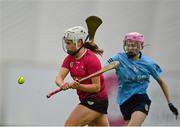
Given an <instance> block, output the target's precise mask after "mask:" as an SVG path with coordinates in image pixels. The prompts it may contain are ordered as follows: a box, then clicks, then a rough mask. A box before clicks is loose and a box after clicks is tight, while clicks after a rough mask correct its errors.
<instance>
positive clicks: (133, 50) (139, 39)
mask: <svg viewBox="0 0 180 127" xmlns="http://www.w3.org/2000/svg"><path fill="white" fill-rule="evenodd" d="M123 42H124V45H123V48H124V51H125V52H126V53H127V54H128V56H130V57H134V56H136V55H138V54H139V52H140V50H142V49H143V47H144V36H143V35H142V34H140V33H137V32H132V33H126V34H125V37H124V41H123Z"/></svg>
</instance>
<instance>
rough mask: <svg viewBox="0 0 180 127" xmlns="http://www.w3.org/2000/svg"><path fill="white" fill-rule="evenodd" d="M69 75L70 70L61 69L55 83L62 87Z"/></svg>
mask: <svg viewBox="0 0 180 127" xmlns="http://www.w3.org/2000/svg"><path fill="white" fill-rule="evenodd" d="M68 73H69V70H68V69H67V68H64V67H61V68H60V70H59V72H58V75H57V76H56V79H55V83H56V84H57V85H58V86H59V87H60V86H62V84H63V83H64V79H65V77H66V76H67V74H68Z"/></svg>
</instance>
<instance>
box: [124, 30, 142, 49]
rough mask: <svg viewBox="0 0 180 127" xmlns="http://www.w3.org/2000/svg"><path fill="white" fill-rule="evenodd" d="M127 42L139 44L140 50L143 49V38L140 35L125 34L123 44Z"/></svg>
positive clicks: (135, 33) (133, 33)
mask: <svg viewBox="0 0 180 127" xmlns="http://www.w3.org/2000/svg"><path fill="white" fill-rule="evenodd" d="M127 40H132V41H136V42H139V43H140V44H141V46H142V48H143V47H144V36H143V35H142V34H140V33H137V32H130V33H126V34H125V37H124V43H125V42H126V41H127Z"/></svg>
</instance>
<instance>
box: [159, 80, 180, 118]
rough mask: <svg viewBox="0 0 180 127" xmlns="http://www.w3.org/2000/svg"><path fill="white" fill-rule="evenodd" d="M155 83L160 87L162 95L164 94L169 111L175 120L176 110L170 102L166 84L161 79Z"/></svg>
mask: <svg viewBox="0 0 180 127" xmlns="http://www.w3.org/2000/svg"><path fill="white" fill-rule="evenodd" d="M157 82H158V84H159V85H160V87H161V89H162V91H163V93H164V95H165V97H166V100H167V102H168V106H169V109H170V110H171V111H172V112H173V114H174V115H175V116H176V119H177V116H178V110H177V108H176V107H175V106H174V105H173V104H172V102H171V98H170V93H169V90H168V87H167V84H166V82H165V81H164V80H163V79H162V78H161V77H160V78H159V79H158V80H157Z"/></svg>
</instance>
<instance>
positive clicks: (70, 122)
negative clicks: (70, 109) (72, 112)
mask: <svg viewBox="0 0 180 127" xmlns="http://www.w3.org/2000/svg"><path fill="white" fill-rule="evenodd" d="M77 125H78V121H77V120H75V119H68V120H66V122H65V124H64V126H77Z"/></svg>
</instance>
